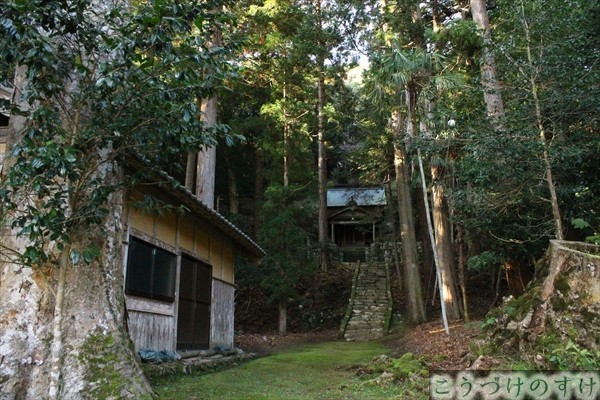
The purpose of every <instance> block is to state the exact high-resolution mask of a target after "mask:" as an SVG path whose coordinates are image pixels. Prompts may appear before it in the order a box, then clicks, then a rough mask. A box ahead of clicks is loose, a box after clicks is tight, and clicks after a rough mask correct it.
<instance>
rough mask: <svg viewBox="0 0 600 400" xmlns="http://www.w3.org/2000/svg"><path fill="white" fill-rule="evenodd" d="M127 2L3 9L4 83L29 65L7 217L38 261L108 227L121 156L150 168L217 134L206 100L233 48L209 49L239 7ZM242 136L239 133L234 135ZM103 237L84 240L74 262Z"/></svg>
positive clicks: (3, 189)
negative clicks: (206, 119)
mask: <svg viewBox="0 0 600 400" xmlns="http://www.w3.org/2000/svg"><path fill="white" fill-rule="evenodd" d="M134 4H135V5H134V6H133V7H131V8H128V7H126V6H125V5H124V3H123V4H122V5H118V6H114V5H109V4H99V3H93V4H92V3H90V2H87V1H83V0H75V1H71V2H64V1H58V0H50V1H47V0H32V1H14V2H10V3H7V4H6V5H3V10H2V15H0V82H5V83H9V82H10V80H11V79H12V78H13V76H11V73H12V72H14V70H15V66H16V65H19V66H20V67H21V68H22V71H23V72H24V73H25V77H24V82H23V85H22V87H19V94H20V100H21V101H22V102H23V103H26V104H27V105H25V104H21V105H19V107H18V108H16V107H13V113H14V114H15V115H16V114H19V115H21V116H22V117H23V118H24V119H25V128H24V131H22V132H17V133H18V134H21V139H20V141H18V142H17V143H16V144H15V145H14V147H13V148H12V149H11V155H10V157H11V168H10V169H9V170H8V172H7V174H6V176H5V177H4V179H3V180H2V183H1V186H0V205H1V207H2V210H1V211H2V215H3V216H4V217H6V218H10V220H11V223H12V227H13V228H14V229H16V231H17V233H18V234H19V235H21V236H24V237H27V239H29V240H30V242H31V243H32V245H31V246H30V247H29V248H28V249H27V251H26V252H25V254H24V255H23V259H24V260H25V261H26V262H27V263H30V264H31V263H37V262H41V261H44V260H46V259H48V257H49V256H50V253H48V252H50V251H52V246H49V245H48V243H49V242H52V243H54V244H55V245H56V248H57V249H58V250H59V251H61V249H63V248H64V244H65V243H68V242H69V241H70V240H71V237H72V236H73V235H76V234H77V232H81V231H85V230H89V229H95V227H101V226H102V223H103V221H105V219H106V217H107V215H108V212H109V211H108V210H109V207H108V204H107V203H108V200H109V198H110V196H111V194H112V193H114V192H115V191H116V190H119V189H121V188H122V187H123V185H124V183H123V182H120V181H119V180H107V179H105V178H104V176H105V175H104V174H106V171H110V170H112V169H111V167H109V165H110V164H111V163H113V162H115V161H123V160H126V159H127V158H128V157H132V156H133V157H139V158H141V159H143V160H145V161H147V162H148V164H147V165H148V167H149V168H156V169H161V168H165V167H172V166H173V165H174V164H177V163H181V162H185V161H184V157H183V156H182V154H187V152H188V151H194V150H197V149H199V148H200V147H201V146H202V145H206V144H214V143H216V136H217V135H224V134H226V130H225V129H224V128H223V127H222V126H216V127H214V128H211V129H206V128H205V127H204V126H203V125H202V122H201V118H200V117H201V111H200V109H199V107H198V101H199V99H200V98H202V97H205V96H208V95H210V94H211V93H212V92H213V91H214V90H216V89H217V88H218V87H219V86H220V85H221V82H222V80H223V79H226V78H229V77H231V76H233V70H232V66H231V64H230V63H228V62H227V61H228V60H227V57H228V53H227V49H225V48H219V49H216V50H209V48H208V46H207V41H208V39H209V38H210V36H211V34H212V31H211V30H210V29H209V27H210V26H212V24H213V23H219V24H224V23H227V21H229V19H228V17H226V16H222V15H220V14H219V13H216V12H214V10H215V4H214V3H212V2H191V3H180V2H177V1H174V0H161V1H154V2H134ZM233 138H234V136H233V135H229V136H227V140H229V141H230V142H231V141H232V140H233ZM98 255H99V251H98V249H97V248H96V247H93V246H92V247H89V246H88V247H85V248H83V249H75V248H72V249H71V252H70V254H69V256H70V259H71V262H72V263H74V264H77V263H81V262H85V263H89V262H91V261H92V260H93V259H94V258H96V257H97V256H98Z"/></svg>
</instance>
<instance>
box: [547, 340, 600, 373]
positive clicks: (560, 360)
mask: <svg viewBox="0 0 600 400" xmlns="http://www.w3.org/2000/svg"><path fill="white" fill-rule="evenodd" d="M550 354H551V355H550V358H549V360H548V361H550V363H551V364H552V367H555V368H558V369H559V370H582V371H597V370H598V369H600V351H598V350H596V351H593V350H588V349H586V348H583V347H581V346H579V345H577V344H576V343H573V342H572V341H571V340H569V341H568V342H567V344H566V345H565V344H564V343H560V344H558V345H557V346H556V347H555V348H553V349H551V350H550Z"/></svg>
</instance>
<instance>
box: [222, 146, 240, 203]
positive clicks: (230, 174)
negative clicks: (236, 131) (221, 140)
mask: <svg viewBox="0 0 600 400" xmlns="http://www.w3.org/2000/svg"><path fill="white" fill-rule="evenodd" d="M229 153H230V152H227V156H226V159H225V162H226V163H227V186H228V189H229V190H228V191H229V212H230V213H231V214H232V215H237V214H238V213H239V210H240V200H239V195H238V186H237V176H236V173H235V168H234V167H233V161H232V160H231V155H230V154H229Z"/></svg>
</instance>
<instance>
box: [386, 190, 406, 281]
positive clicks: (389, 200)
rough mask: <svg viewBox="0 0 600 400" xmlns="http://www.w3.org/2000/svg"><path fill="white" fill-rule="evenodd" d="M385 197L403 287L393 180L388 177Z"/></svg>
mask: <svg viewBox="0 0 600 400" xmlns="http://www.w3.org/2000/svg"><path fill="white" fill-rule="evenodd" d="M385 198H386V202H387V204H388V215H389V218H388V220H389V224H390V225H391V226H392V251H393V252H394V264H395V265H396V275H398V286H399V287H400V288H402V271H401V270H400V254H398V253H399V252H398V232H397V229H396V213H395V212H394V205H393V201H392V200H393V199H392V181H391V180H390V179H387V185H386V186H385Z"/></svg>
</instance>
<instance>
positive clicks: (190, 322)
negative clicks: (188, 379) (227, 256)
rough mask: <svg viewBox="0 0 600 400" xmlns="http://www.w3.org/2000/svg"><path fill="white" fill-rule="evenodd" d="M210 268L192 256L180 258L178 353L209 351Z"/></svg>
mask: <svg viewBox="0 0 600 400" xmlns="http://www.w3.org/2000/svg"><path fill="white" fill-rule="evenodd" d="M211 290H212V267H211V266H210V265H208V264H206V263H204V262H202V261H199V260H195V259H193V258H191V257H187V256H183V257H182V258H181V276H180V280H179V311H178V316H177V350H199V349H208V348H209V346H210V306H211Z"/></svg>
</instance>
